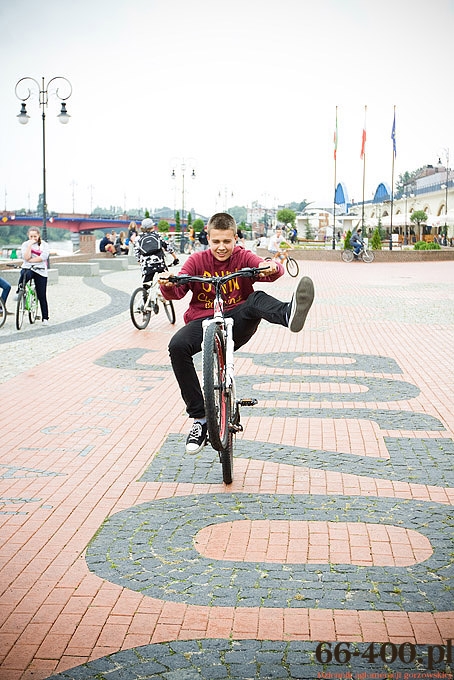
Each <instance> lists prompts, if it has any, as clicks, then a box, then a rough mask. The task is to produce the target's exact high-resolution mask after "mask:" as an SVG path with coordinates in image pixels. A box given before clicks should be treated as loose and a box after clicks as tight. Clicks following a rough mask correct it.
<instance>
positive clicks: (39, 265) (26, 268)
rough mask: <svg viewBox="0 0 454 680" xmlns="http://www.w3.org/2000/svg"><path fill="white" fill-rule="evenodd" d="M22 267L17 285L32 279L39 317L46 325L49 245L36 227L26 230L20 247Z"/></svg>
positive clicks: (47, 319)
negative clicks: (25, 237) (25, 236)
mask: <svg viewBox="0 0 454 680" xmlns="http://www.w3.org/2000/svg"><path fill="white" fill-rule="evenodd" d="M21 251H22V252H21V256H22V260H23V262H22V268H21V273H20V277H19V285H21V284H22V283H25V282H26V281H29V280H30V279H34V281H35V287H36V294H37V296H38V301H39V306H40V308H41V319H42V321H43V324H44V325H46V326H47V324H48V323H49V307H48V304H47V268H48V262H49V246H48V244H47V243H46V242H45V241H42V240H41V232H40V230H39V229H38V228H37V227H30V229H29V230H28V241H24V243H23V244H22V247H21Z"/></svg>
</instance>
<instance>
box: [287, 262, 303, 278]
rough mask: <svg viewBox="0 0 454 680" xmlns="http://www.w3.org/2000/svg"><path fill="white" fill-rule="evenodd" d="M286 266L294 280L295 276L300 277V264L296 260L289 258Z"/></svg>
mask: <svg viewBox="0 0 454 680" xmlns="http://www.w3.org/2000/svg"><path fill="white" fill-rule="evenodd" d="M285 266H286V267H287V271H288V273H289V274H290V276H293V278H295V276H298V274H299V273H300V268H299V265H298V262H297V261H296V260H294V259H293V257H287V261H286V263H285Z"/></svg>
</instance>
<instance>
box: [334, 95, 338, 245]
mask: <svg viewBox="0 0 454 680" xmlns="http://www.w3.org/2000/svg"><path fill="white" fill-rule="evenodd" d="M336 173H337V106H336V127H335V129H334V203H333V250H336Z"/></svg>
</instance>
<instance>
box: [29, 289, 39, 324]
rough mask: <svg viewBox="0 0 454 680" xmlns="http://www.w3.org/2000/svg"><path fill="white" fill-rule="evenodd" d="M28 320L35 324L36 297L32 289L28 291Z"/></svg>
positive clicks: (36, 314) (36, 311) (36, 313)
mask: <svg viewBox="0 0 454 680" xmlns="http://www.w3.org/2000/svg"><path fill="white" fill-rule="evenodd" d="M27 311H28V320H29V321H30V323H35V321H36V317H37V316H38V296H37V295H36V290H35V288H34V287H32V288H31V289H30V292H29V297H28V310H27Z"/></svg>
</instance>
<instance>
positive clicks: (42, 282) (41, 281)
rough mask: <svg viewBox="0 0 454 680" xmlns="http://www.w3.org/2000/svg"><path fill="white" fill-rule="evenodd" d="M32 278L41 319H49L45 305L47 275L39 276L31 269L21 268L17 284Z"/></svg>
mask: <svg viewBox="0 0 454 680" xmlns="http://www.w3.org/2000/svg"><path fill="white" fill-rule="evenodd" d="M30 279H34V281H35V288H36V295H37V296H38V301H39V306H40V308H41V319H42V320H43V321H44V319H49V307H48V305H47V276H41V274H37V273H36V272H34V271H33V269H21V271H20V276H19V285H20V284H21V283H24V284H25V283H26V282H27V281H30Z"/></svg>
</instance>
